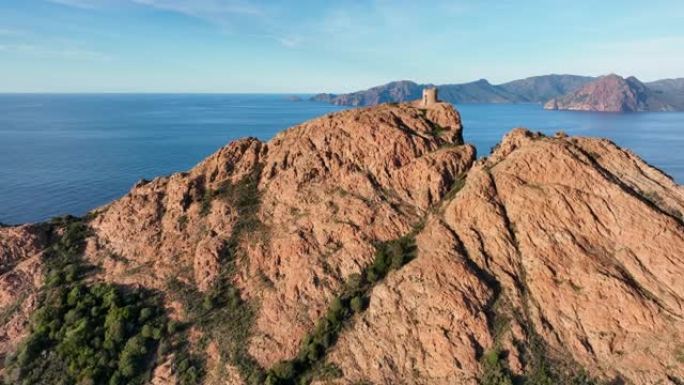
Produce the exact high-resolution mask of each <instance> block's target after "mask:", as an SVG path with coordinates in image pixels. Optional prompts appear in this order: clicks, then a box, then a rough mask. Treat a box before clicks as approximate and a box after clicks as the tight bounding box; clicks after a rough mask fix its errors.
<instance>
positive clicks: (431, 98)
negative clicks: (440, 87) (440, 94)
mask: <svg viewBox="0 0 684 385" xmlns="http://www.w3.org/2000/svg"><path fill="white" fill-rule="evenodd" d="M436 103H439V99H438V98H437V87H429V88H424V89H423V99H422V103H421V104H422V106H423V107H429V106H431V105H433V104H436Z"/></svg>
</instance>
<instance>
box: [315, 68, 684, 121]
mask: <svg viewBox="0 0 684 385" xmlns="http://www.w3.org/2000/svg"><path fill="white" fill-rule="evenodd" d="M425 87H437V88H438V89H439V95H440V97H441V98H442V100H444V101H447V102H450V103H453V104H468V103H485V104H491V103H501V104H511V103H540V104H544V106H545V108H547V109H559V110H583V111H601V112H636V111H639V112H640V111H684V78H680V79H664V80H658V81H654V82H649V83H642V82H641V81H639V80H638V79H637V78H635V77H633V76H632V77H628V78H626V79H625V78H623V77H621V76H619V75H615V74H611V75H607V76H601V77H589V76H578V75H555V74H553V75H543V76H534V77H529V78H526V79H520V80H514V81H511V82H508V83H503V84H498V85H494V84H491V83H490V82H489V81H487V80H486V79H480V80H478V81H474V82H470V83H462V84H442V85H433V84H419V83H415V82H412V81H409V80H401V81H395V82H390V83H387V84H384V85H381V86H377V87H373V88H369V89H367V90H363V91H356V92H352V93H347V94H331V93H321V94H317V95H315V96H313V97H312V98H311V100H314V101H320V102H326V103H331V104H336V105H342V106H372V105H377V104H381V103H390V102H405V101H409V100H414V99H417V98H420V96H421V92H422V90H423V88H425Z"/></svg>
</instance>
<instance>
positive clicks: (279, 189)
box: [88, 104, 475, 367]
mask: <svg viewBox="0 0 684 385" xmlns="http://www.w3.org/2000/svg"><path fill="white" fill-rule="evenodd" d="M474 159H475V150H474V148H473V147H472V146H469V145H463V144H462V137H461V123H460V117H459V115H458V113H457V112H456V111H455V110H454V109H453V107H451V106H450V105H448V104H438V105H436V106H434V107H431V108H429V109H420V108H416V107H412V106H409V105H399V106H391V105H383V106H379V107H377V108H374V109H360V110H351V111H345V112H342V113H338V114H334V115H328V116H325V117H322V118H318V119H315V120H313V121H310V122H307V123H304V124H302V125H299V126H296V127H293V128H291V129H289V130H287V131H284V132H283V133H281V134H278V135H276V136H275V137H274V138H273V139H272V140H270V141H269V142H268V143H262V142H259V141H257V140H255V139H247V140H242V141H237V142H233V143H231V144H230V145H228V146H227V147H225V148H224V149H222V150H220V151H219V152H218V153H216V154H214V155H212V156H211V157H209V158H208V159H207V160H205V161H204V162H202V163H201V164H199V165H198V166H197V167H195V168H194V169H193V170H191V171H190V172H188V173H184V174H176V175H173V176H171V177H168V178H158V179H155V180H153V181H151V182H149V183H145V184H141V185H139V186H137V187H136V188H134V189H133V190H132V191H131V192H130V193H129V194H127V195H126V196H125V197H123V198H122V199H120V200H118V201H116V202H114V203H113V204H111V205H110V206H108V207H106V208H104V209H102V210H100V213H99V215H98V216H97V218H96V219H95V220H94V221H93V222H92V226H93V228H94V229H95V232H96V234H97V237H95V239H93V240H92V241H91V242H92V243H96V244H97V245H93V246H92V247H91V248H90V251H89V253H88V254H89V255H90V257H91V258H92V260H93V261H101V262H100V263H102V264H103V266H104V267H105V270H106V273H105V274H106V278H107V279H112V280H115V281H118V282H121V283H138V284H144V285H146V286H150V287H155V288H159V289H164V284H165V282H166V280H167V279H168V278H169V277H175V278H181V279H183V280H184V281H186V282H188V283H192V284H196V285H197V286H198V287H199V288H200V289H201V290H206V289H208V288H209V287H210V286H211V284H212V282H213V281H214V280H215V278H216V277H217V276H218V274H219V264H220V256H221V254H222V253H223V252H224V250H223V248H224V247H225V244H226V242H228V241H229V239H230V238H231V235H232V233H233V231H234V227H235V226H236V223H237V221H238V219H239V218H238V216H239V215H254V216H255V218H254V219H255V220H258V222H259V224H258V225H256V224H255V225H254V228H252V229H250V231H251V234H250V235H249V237H245V239H241V240H240V242H241V244H242V246H243V248H244V250H245V253H246V255H245V257H244V258H245V259H244V261H245V262H247V263H242V264H239V265H238V266H236V268H237V276H236V282H235V283H236V285H237V286H238V287H239V288H240V289H241V291H242V293H243V295H244V297H245V298H246V299H249V300H253V301H257V302H258V303H260V311H259V313H258V314H257V317H256V320H255V325H254V326H255V335H254V337H253V338H252V343H251V347H250V352H251V353H252V355H253V356H254V357H255V358H256V359H257V360H258V361H259V363H260V364H262V365H264V366H266V367H268V366H270V365H272V364H274V363H275V362H277V361H279V360H282V359H285V358H288V357H290V356H292V355H293V354H294V353H295V352H296V350H297V348H298V343H299V339H300V338H301V337H302V336H303V335H304V333H306V332H307V331H308V330H309V329H310V328H311V326H312V324H313V322H314V321H315V320H317V319H318V318H319V317H320V315H321V314H322V312H323V311H324V310H325V308H326V307H327V300H328V299H329V298H330V297H331V296H332V294H333V293H335V291H336V289H337V288H338V287H339V285H340V284H341V283H342V282H344V280H345V277H347V276H349V275H350V274H351V273H354V272H358V271H359V270H360V269H361V267H363V266H364V265H366V264H367V263H368V262H369V261H370V259H371V258H372V255H373V251H374V248H373V243H374V242H377V241H384V240H389V239H393V238H396V237H398V236H401V235H402V234H404V233H406V232H408V231H409V229H410V228H411V226H412V224H413V223H415V222H416V221H417V220H418V219H419V218H420V217H421V216H422V215H423V214H424V213H425V212H426V210H427V209H428V208H429V207H430V205H432V204H434V203H436V202H437V201H439V200H440V199H441V197H442V196H443V195H444V194H445V193H446V192H447V191H448V190H449V188H450V187H451V184H452V183H453V181H454V180H455V179H456V178H457V176H459V175H460V174H462V173H464V172H465V171H467V169H468V168H469V167H470V166H471V164H472V162H473V161H474ZM250 175H251V176H254V178H255V182H256V187H257V190H258V193H259V195H260V196H261V204H260V208H259V211H258V212H254V213H238V212H237V210H236V208H235V207H234V205H233V204H231V202H230V200H223V199H211V200H209V199H207V198H206V196H207V194H208V192H210V191H219V190H221V188H222V186H223V185H225V184H226V183H227V182H228V183H232V184H238V182H239V181H241V180H242V179H243V178H245V177H246V176H250ZM255 192H256V191H255ZM250 193H253V192H250ZM112 256H116V258H112ZM181 267H184V268H181Z"/></svg>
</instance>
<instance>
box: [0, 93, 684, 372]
mask: <svg viewBox="0 0 684 385" xmlns="http://www.w3.org/2000/svg"><path fill="white" fill-rule="evenodd" d="M682 213H684V189H683V188H682V187H681V186H678V185H677V184H675V183H674V182H673V181H672V179H670V178H669V177H668V176H666V175H665V174H663V173H662V172H660V171H659V170H657V169H655V168H653V167H651V166H649V165H647V164H646V163H644V162H643V161H642V160H641V159H639V158H638V157H637V156H636V155H634V154H632V153H630V152H629V151H626V150H623V149H620V148H619V147H617V146H616V145H614V144H613V143H611V142H609V141H607V140H600V139H588V138H574V137H567V136H565V135H557V136H556V137H545V136H543V135H541V134H535V133H531V132H529V131H526V130H524V129H516V130H513V131H512V132H511V133H509V134H508V135H507V136H506V137H505V138H504V140H503V141H502V142H501V144H500V145H499V146H498V147H497V148H496V149H495V150H494V151H493V153H492V154H490V155H489V156H488V157H487V158H484V159H481V160H478V161H475V150H474V148H473V147H472V146H470V145H466V144H463V140H462V125H461V119H460V116H459V114H458V112H457V111H456V110H454V109H453V107H452V106H451V105H449V104H445V103H438V104H436V105H434V106H431V107H429V108H427V109H424V108H420V107H418V106H417V105H415V104H399V105H380V106H377V107H373V108H363V109H355V110H348V111H344V112H340V113H335V114H330V115H326V116H323V117H321V118H318V119H314V120H311V121H309V122H305V123H303V124H301V125H298V126H295V127H292V128H290V129H288V130H286V131H283V132H282V133H280V134H278V135H276V136H275V137H274V138H273V139H271V140H270V141H268V142H261V141H259V140H257V139H253V138H248V139H243V140H238V141H235V142H232V143H230V144H229V145H227V146H226V147H224V148H222V149H221V150H219V151H218V152H216V153H215V154H213V155H212V156H210V157H208V158H207V159H206V160H204V161H203V162H201V163H200V164H198V165H197V166H196V167H195V168H193V169H192V170H190V171H188V172H185V173H178V174H174V175H171V176H168V177H160V178H156V179H154V180H152V181H140V182H139V183H138V184H136V186H134V188H133V189H132V190H131V191H130V192H129V193H128V194H126V195H125V196H124V197H122V198H121V199H119V200H117V201H115V202H113V203H111V204H109V205H107V206H105V207H102V208H99V209H97V210H95V211H94V212H93V213H92V215H91V217H92V218H91V219H90V220H89V225H90V227H91V228H92V233H91V234H90V235H89V237H88V240H87V247H86V248H85V252H84V258H85V259H86V260H87V261H88V262H90V263H92V264H94V265H97V266H99V267H100V269H99V270H96V271H95V272H94V274H95V275H94V276H93V277H92V278H90V279H92V280H104V281H107V282H113V283H119V284H124V285H135V286H142V287H145V288H150V289H156V290H158V291H160V292H161V293H164V295H165V298H166V300H167V303H166V305H167V307H168V310H169V314H170V317H171V318H175V319H181V320H187V321H189V322H190V323H191V324H190V325H189V326H190V327H189V329H188V331H187V333H188V334H187V341H188V342H189V344H190V345H191V349H192V351H193V352H195V353H196V354H200V355H203V356H204V357H206V365H205V367H206V369H207V373H205V375H204V377H203V378H204V383H206V384H225V385H233V384H243V383H245V384H247V383H250V381H253V379H250V378H246V376H245V370H244V368H242V367H237V366H235V365H234V364H236V363H235V362H226V360H225V357H224V356H225V352H224V351H223V350H222V349H223V348H224V346H227V345H230V344H231V343H234V341H233V342H231V341H226V340H221V339H220V338H229V337H230V336H232V334H230V335H211V336H208V337H209V338H207V336H205V335H203V333H205V332H206V331H205V329H202V327H201V326H200V325H199V324H200V323H201V322H202V320H201V319H197V318H192V317H191V315H190V314H189V312H190V310H189V308H188V307H187V306H186V305H184V303H182V302H181V301H180V300H179V299H178V297H179V296H180V293H178V292H176V291H177V290H178V289H177V288H178V287H179V286H178V284H179V283H180V284H181V285H185V286H186V287H189V288H191V289H192V290H196V291H198V292H200V293H205V294H206V295H209V294H210V293H212V292H215V290H216V287H217V286H220V285H222V284H224V283H226V282H224V281H225V280H228V281H229V282H227V284H228V285H229V286H230V288H231V289H235V290H236V291H237V292H238V293H239V294H238V295H239V297H240V298H241V299H242V301H244V303H245V304H246V305H245V306H244V307H242V308H241V309H242V310H244V311H245V312H246V313H249V314H250V318H249V321H250V324H249V325H242V326H243V327H244V329H245V330H240V331H239V333H240V335H242V336H243V337H241V338H243V339H241V340H240V341H238V342H239V343H241V344H244V345H245V346H242V347H241V349H243V350H240V352H241V354H244V355H246V356H248V357H239V358H240V360H238V361H240V362H237V364H239V365H243V366H244V365H253V366H254V365H256V366H259V367H261V368H263V369H269V368H272V367H274V366H277V365H276V364H277V363H278V362H280V361H282V360H288V359H292V358H294V357H296V356H300V352H301V350H300V349H301V348H302V346H303V343H302V342H303V340H305V336H306V335H307V333H310V332H311V331H312V330H313V329H314V328H315V325H317V323H318V321H319V320H320V319H326V318H325V317H327V316H328V315H329V313H327V310H328V308H329V307H331V306H333V305H334V304H335V303H336V302H335V301H334V300H333V298H334V297H335V296H336V295H338V294H339V293H340V292H341V290H343V289H344V288H345V287H347V284H348V282H349V281H351V280H352V277H355V274H356V273H361V272H363V271H364V269H366V268H367V267H368V266H369V265H370V264H371V263H372V262H373V261H374V258H375V256H374V254H375V252H376V246H377V244H378V243H379V242H384V241H390V240H394V239H397V238H400V237H402V236H405V235H407V234H410V236H411V237H412V238H413V237H415V242H416V253H415V257H414V258H413V259H412V260H410V262H408V263H407V264H405V265H401V266H395V267H396V268H395V270H393V271H391V272H389V274H388V275H387V276H386V277H385V278H384V279H381V280H379V281H377V282H374V283H373V286H372V288H371V289H370V291H369V292H368V297H367V300H368V303H367V308H366V307H365V305H363V303H361V304H358V303H357V305H356V310H355V313H354V314H353V315H352V316H350V317H349V318H348V320H346V321H345V322H346V323H345V325H344V327H342V328H340V332H339V336H337V338H336V339H333V340H328V341H327V342H326V343H327V344H328V346H327V348H326V350H325V351H314V357H315V359H317V360H320V362H321V363H324V362H325V363H327V364H328V365H334V366H335V367H336V368H337V369H338V370H339V372H338V373H337V374H338V376H333V377H334V378H332V377H328V378H327V379H326V380H321V379H317V380H316V379H315V380H316V381H318V382H317V383H321V384H322V383H337V384H356V383H362V381H370V382H371V383H374V384H453V383H463V384H476V383H478V382H479V381H480V379H481V378H482V376H483V372H486V371H487V370H488V368H487V366H486V365H484V364H483V357H492V354H491V352H492V351H494V352H498V351H502V352H505V354H501V356H500V357H499V356H498V355H494V357H495V359H497V360H501V365H502V367H505V368H507V369H506V370H508V371H510V372H511V375H515V376H519V378H521V379H524V378H526V377H529V376H531V375H532V374H531V373H535V371H536V372H537V373H539V370H541V369H540V368H546V367H547V366H549V367H550V366H551V365H553V367H554V368H556V369H555V370H557V371H558V373H560V374H563V375H568V376H571V375H574V374H577V373H580V372H582V371H583V370H586V372H587V373H588V374H589V375H590V376H591V377H593V378H597V379H602V380H614V379H616V380H618V381H624V382H626V383H633V384H644V385H645V384H652V383H663V384H678V381H681V379H682V378H684V370H683V369H682V368H683V366H682V360H684V341H683V340H682V335H684V321H683V317H684V314H683V311H684V310H683V303H684V298H683V295H682V293H684V286H683V282H682V280H681V277H682V276H683V274H684V224H683V220H684V218H683V217H682V215H683V214H682ZM47 243H49V242H48V240H47V239H46V235H45V234H44V233H41V230H40V227H39V226H38V227H15V228H0V245H2V248H1V249H0V261H2V263H3V265H2V266H3V275H2V277H1V280H0V282H5V283H3V285H2V286H0V298H8V300H3V301H5V302H3V311H4V309H7V306H8V305H9V304H10V301H9V298H12V297H13V296H14V293H16V292H17V290H23V291H26V292H28V293H32V292H35V290H36V288H37V287H39V286H40V284H41V281H42V274H41V268H40V266H41V265H40V262H41V258H40V256H41V255H42V254H41V253H42V252H43V250H44V248H45V247H46V246H47ZM31 261H33V262H31ZM393 263H394V262H393ZM29 265H30V269H29ZM25 273H26V274H25ZM11 274H14V275H11ZM22 274H23V275H22ZM14 276H20V277H22V278H21V279H19V280H17V282H20V285H18V286H17V285H14V286H12V285H10V283H11V282H14V281H12V279H14V278H12V279H10V278H9V277H14ZM10 281H11V282H10ZM19 286H21V288H20V289H17V287H19ZM220 293H223V292H220ZM29 298H30V297H29ZM193 298H195V297H193ZM197 298H202V297H197ZM206 298H210V297H205V299H206ZM210 299H211V298H210ZM233 302H235V301H233ZM23 303H24V304H28V305H25V306H23V307H22V311H21V312H18V313H17V314H19V317H20V318H18V319H19V321H20V323H21V322H23V323H24V324H25V320H26V317H27V315H28V314H29V313H30V310H31V306H29V305H30V304H31V302H30V301H29V302H26V301H24V302H23ZM212 306H214V305H213V304H212V303H211V302H209V303H208V305H207V308H206V309H209V310H211V307H212ZM206 309H205V311H209V310H206ZM3 314H4V312H3ZM201 314H205V315H206V314H209V313H206V312H205V313H201ZM221 314H222V313H221ZM222 316H225V314H223V315H222ZM228 318H229V317H226V318H225V319H224V318H220V319H219V320H218V321H219V324H221V322H229V320H228ZM337 321H339V320H337ZM231 322H232V321H231ZM16 324H17V323H16V322H15V323H11V322H4V323H3V324H2V325H1V326H0V336H2V338H3V339H2V340H1V342H2V344H1V345H0V348H1V349H0V353H4V352H9V351H11V349H12V348H13V347H14V346H16V344H17V343H18V341H19V340H20V339H21V337H22V336H23V335H24V334H25V332H24V331H23V330H24V329H21V328H16V327H14V326H13V325H16ZM229 325H233V324H229ZM22 333H24V334H22ZM244 336H246V337H244ZM228 352H229V353H230V354H235V350H232V351H231V350H229V351H228ZM233 358H234V357H233ZM249 360H253V363H252V362H251V361H250V362H247V363H245V362H246V361H249ZM540 360H541V361H540ZM542 361H543V362H542ZM158 362H159V363H160V365H159V366H158V367H157V369H156V370H155V371H154V383H157V384H172V383H176V382H177V376H176V372H175V371H174V370H175V368H174V365H175V364H174V361H173V356H170V355H169V356H164V357H161V359H160V360H159V361H158ZM283 367H285V368H287V366H283ZM328 367H330V366H328ZM290 369H291V368H290ZM282 371H283V372H287V371H286V370H282ZM333 372H335V371H333ZM544 373H545V372H542V374H544ZM339 374H341V376H339Z"/></svg>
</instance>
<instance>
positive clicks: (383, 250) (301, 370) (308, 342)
mask: <svg viewBox="0 0 684 385" xmlns="http://www.w3.org/2000/svg"><path fill="white" fill-rule="evenodd" d="M415 250H416V247H415V238H414V236H413V233H412V234H410V235H408V236H405V237H402V238H399V239H396V240H392V241H389V242H383V243H380V244H378V245H376V252H375V258H374V260H373V263H371V264H370V265H369V266H368V267H366V268H365V269H364V270H363V272H362V273H361V274H352V275H351V276H350V277H349V279H348V281H347V283H346V284H345V286H344V287H343V289H342V293H340V294H339V295H338V296H337V297H335V298H334V299H333V300H332V301H331V302H330V306H329V307H328V311H327V312H326V314H325V316H324V317H323V318H321V319H320V320H319V321H318V322H317V323H316V326H315V327H314V329H313V331H312V332H311V333H309V335H307V336H306V337H305V338H304V339H303V340H302V346H301V348H300V350H299V353H298V354H297V356H296V357H295V358H294V359H292V360H287V361H282V362H280V363H278V364H276V365H274V366H273V367H272V368H271V369H270V370H269V371H268V375H267V377H266V382H265V383H266V384H267V385H297V384H308V383H310V382H311V381H313V380H314V379H316V378H321V377H325V376H331V375H338V374H341V373H338V370H334V368H331V367H330V366H328V365H325V363H324V361H325V356H326V353H327V352H328V351H329V349H330V348H331V347H332V346H333V345H334V344H335V342H336V341H337V338H338V336H339V333H340V332H341V330H342V328H343V326H344V324H345V322H347V321H349V320H350V319H351V318H352V317H353V316H354V315H355V314H359V313H361V312H363V311H364V310H365V309H366V308H367V306H368V302H369V297H368V294H369V293H370V291H371V289H372V288H373V286H374V285H375V284H377V283H378V282H380V281H381V280H382V279H383V278H385V277H386V276H387V274H388V273H389V272H390V271H392V270H397V269H399V268H401V267H402V266H404V265H405V264H407V263H408V262H409V261H411V260H412V259H413V258H414V257H415Z"/></svg>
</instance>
